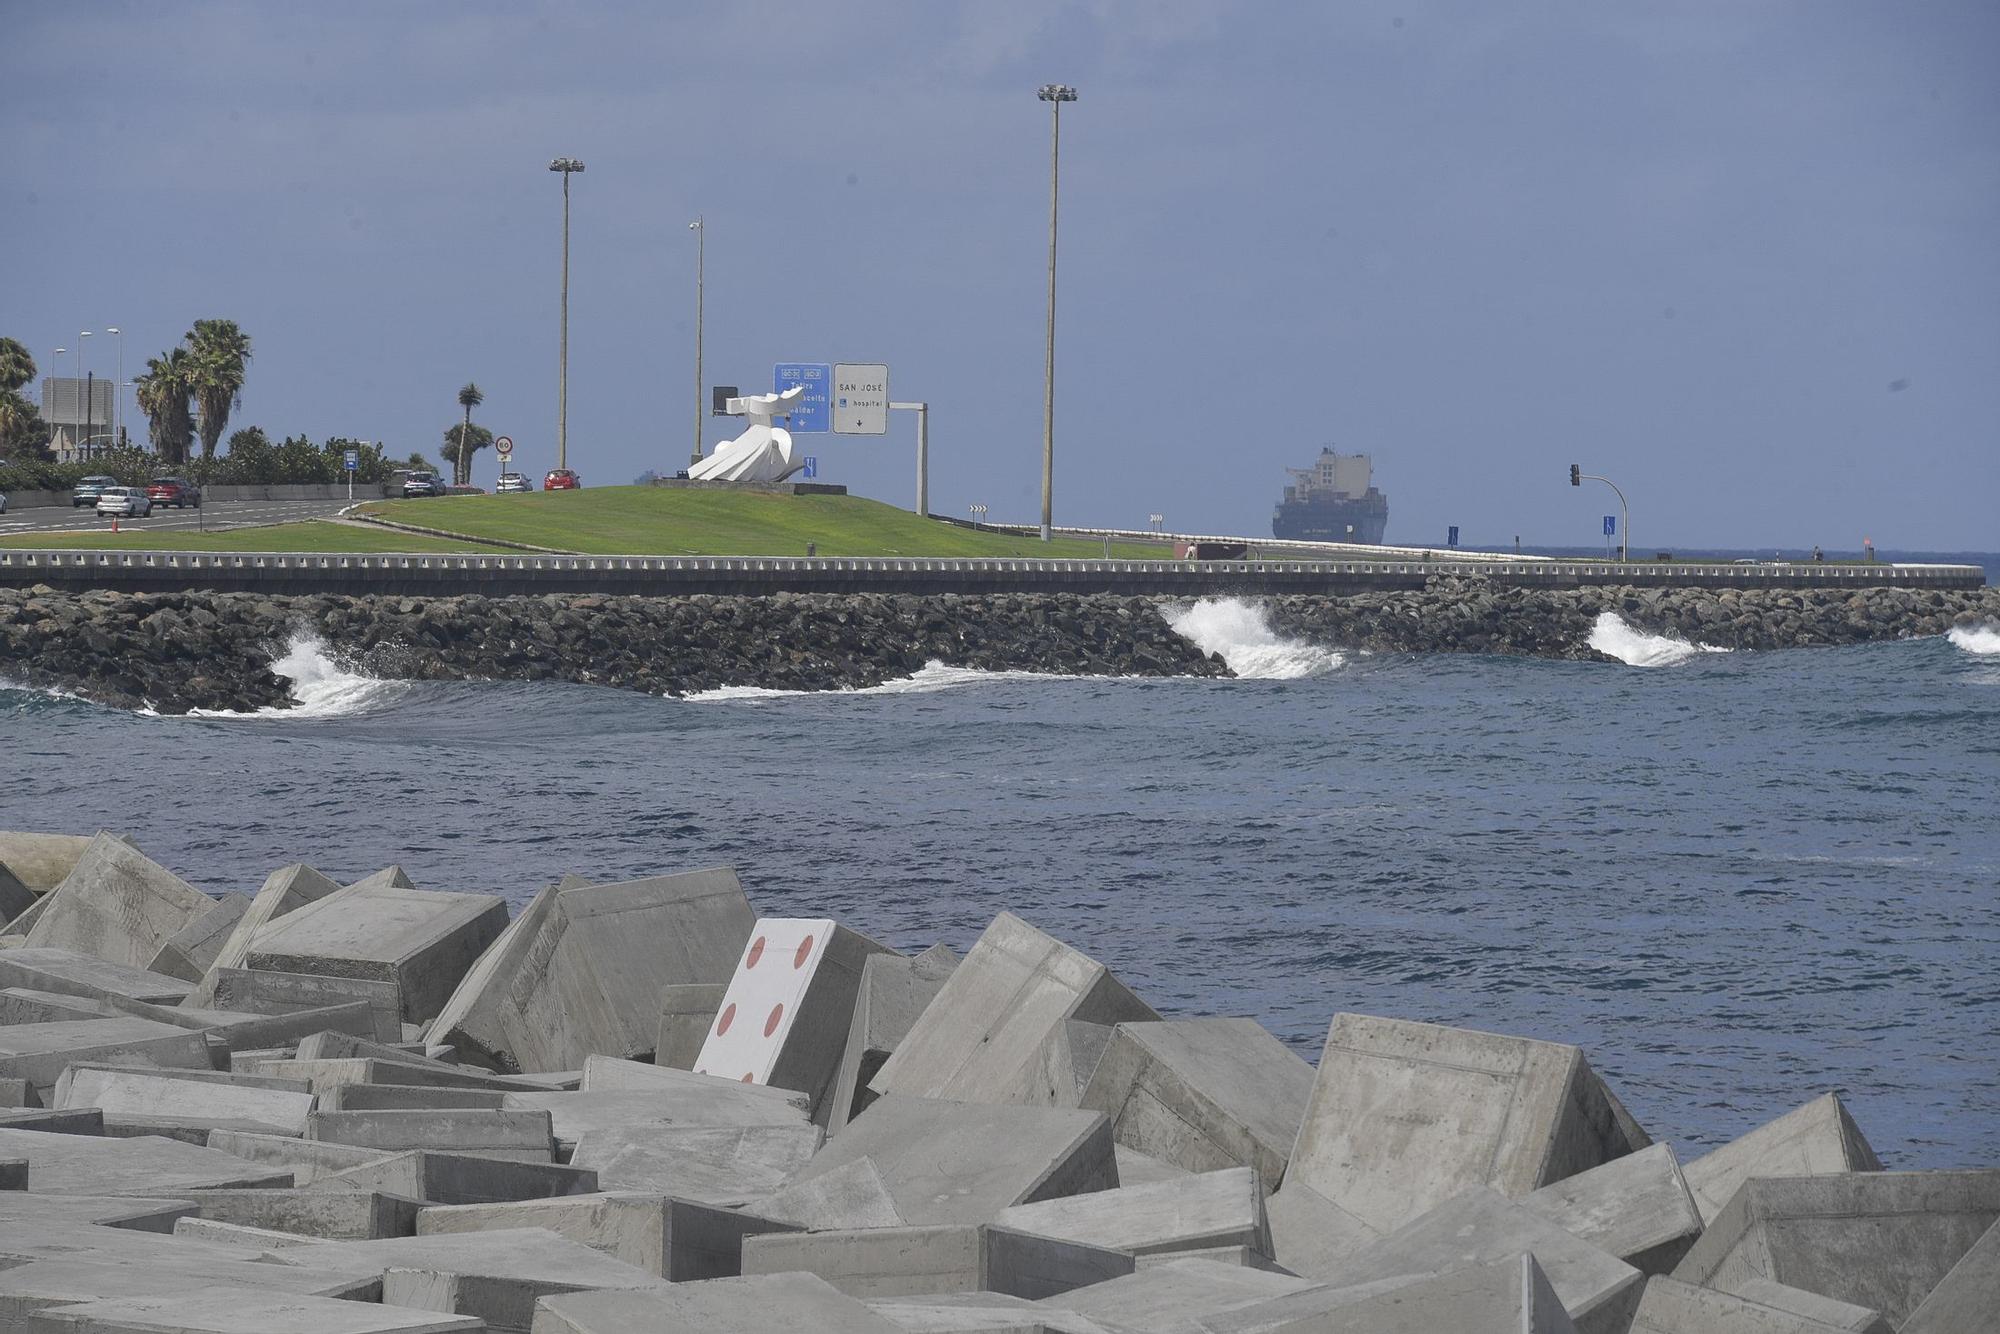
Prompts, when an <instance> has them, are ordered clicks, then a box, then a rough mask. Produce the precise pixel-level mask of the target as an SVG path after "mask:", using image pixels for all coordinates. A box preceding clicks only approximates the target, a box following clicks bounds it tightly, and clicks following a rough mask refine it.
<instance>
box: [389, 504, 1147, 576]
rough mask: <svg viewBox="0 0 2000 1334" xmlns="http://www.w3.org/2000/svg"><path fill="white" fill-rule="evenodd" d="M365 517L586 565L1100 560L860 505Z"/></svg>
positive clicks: (459, 507) (572, 507) (443, 511)
mask: <svg viewBox="0 0 2000 1334" xmlns="http://www.w3.org/2000/svg"><path fill="white" fill-rule="evenodd" d="M367 512H369V513H371V514H378V515H380V516H381V517H382V518H385V519H390V520H393V521H395V522H398V523H410V524H417V525H419V526H421V527H424V528H432V529H440V530H444V531H447V532H451V533H455V534H460V535H462V536H464V537H466V538H469V539H473V540H478V539H480V538H497V539H499V540H502V541H507V542H524V543H527V544H528V545H530V546H537V547H547V548H549V549H551V550H557V551H577V552H584V553H587V554H590V555H648V556H803V555H805V554H806V544H807V543H809V542H810V543H813V544H814V545H815V546H816V547H817V548H818V553H819V554H820V555H822V556H1041V557H1062V558H1070V559H1081V558H1088V557H1092V556H1099V557H1101V556H1102V555H1103V554H1104V544H1103V543H1102V542H1089V541H1078V540H1075V539H1061V540H1058V541H1055V542H1046V543H1045V542H1043V541H1041V540H1040V539H1039V538H1033V537H1009V536H1006V535H1003V534H999V533H981V532H975V531H973V530H971V529H968V528H960V527H957V526H956V525H953V524H948V523H940V522H938V521H937V520H934V519H924V518H919V517H918V516H917V515H916V514H915V513H913V512H911V511H909V510H902V509H897V508H896V507H895V506H893V505H885V504H883V503H882V502H880V501H878V500H864V499H862V498H861V497H859V496H790V495H777V494H767V493H763V492H756V491H697V490H681V489H678V488H672V487H651V486H608V487H594V488H589V489H586V490H582V491H536V492H530V493H529V494H526V495H507V496H441V497H437V498H434V499H425V500H388V501H383V502H382V503H380V504H377V505H370V506H368V507H367ZM1111 554H1112V555H1113V556H1114V557H1115V558H1117V559H1121V560H1159V559H1163V558H1169V557H1171V556H1172V554H1173V552H1172V549H1171V548H1169V547H1166V546H1162V545H1150V544H1145V543H1123V544H1121V543H1114V544H1113V545H1112V548H1111Z"/></svg>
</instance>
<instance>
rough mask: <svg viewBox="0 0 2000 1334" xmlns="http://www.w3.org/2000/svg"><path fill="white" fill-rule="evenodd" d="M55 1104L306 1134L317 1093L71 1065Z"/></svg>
mask: <svg viewBox="0 0 2000 1334" xmlns="http://www.w3.org/2000/svg"><path fill="white" fill-rule="evenodd" d="M53 1105H54V1106H56V1107H60V1108H71V1107H96V1108H99V1109H101V1110H102V1111H103V1112H104V1114H105V1116H106V1117H113V1116H124V1117H158V1118H162V1119H165V1120H170V1121H182V1122H189V1123H197V1122H208V1123H210V1124H221V1123H225V1122H226V1123H229V1124H231V1125H233V1126H235V1127H237V1128H238V1129H245V1130H255V1131H261V1132H268V1133H270V1134H274V1135H303V1134H304V1133H305V1130H306V1118H307V1117H308V1116H309V1115H310V1114H311V1112H312V1109H313V1095H312V1094H311V1093H309V1092H306V1091H304V1090H303V1089H297V1088H294V1089H285V1088H260V1087H257V1086H256V1085H254V1084H250V1083H247V1082H233V1081H228V1080H199V1079H175V1078H172V1077H171V1076H168V1075H162V1074H153V1073H150V1072H147V1071H145V1070H131V1069H106V1068H102V1067H79V1066H71V1067H70V1068H69V1069H68V1070H67V1071H65V1072H64V1074H63V1076H62V1078H61V1079H60V1080H58V1081H57V1086H56V1088H55V1090H54V1097H53Z"/></svg>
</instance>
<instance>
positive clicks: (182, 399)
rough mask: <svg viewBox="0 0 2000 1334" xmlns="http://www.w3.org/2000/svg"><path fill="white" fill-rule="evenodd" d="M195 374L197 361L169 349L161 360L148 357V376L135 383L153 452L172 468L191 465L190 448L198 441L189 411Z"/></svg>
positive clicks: (180, 349)
mask: <svg viewBox="0 0 2000 1334" xmlns="http://www.w3.org/2000/svg"><path fill="white" fill-rule="evenodd" d="M193 370H194V358H193V355H192V354H191V353H190V352H189V351H188V350H187V349H186V348H184V347H175V348H169V349H167V351H166V352H165V353H163V354H162V355H160V356H157V357H148V358H147V359H146V373H145V374H144V375H141V376H140V377H139V378H138V379H137V380H135V381H134V382H133V383H134V384H135V385H136V386H137V390H138V398H139V410H140V411H141V412H143V413H145V414H146V421H147V429H148V432H149V433H150V434H151V436H152V438H153V448H154V449H155V450H157V451H158V452H159V455H160V461H161V462H162V463H164V464H166V465H167V466H168V467H179V466H180V465H182V464H184V463H186V462H187V457H188V445H189V443H190V442H191V441H192V440H193V439H194V417H193V415H192V413H191V412H190V411H189V409H188V398H189V396H190V395H192V394H193V393H194V385H193Z"/></svg>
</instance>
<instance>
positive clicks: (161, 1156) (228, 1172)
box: [0, 1129, 292, 1197]
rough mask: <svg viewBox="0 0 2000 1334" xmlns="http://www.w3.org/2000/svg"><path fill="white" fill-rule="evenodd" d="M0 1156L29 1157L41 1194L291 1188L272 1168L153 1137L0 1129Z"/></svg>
mask: <svg viewBox="0 0 2000 1334" xmlns="http://www.w3.org/2000/svg"><path fill="white" fill-rule="evenodd" d="M0 1158H16V1159H18V1158H25V1159H26V1160H27V1162H28V1175H29V1179H30V1180H31V1181H33V1182H34V1186H35V1191H36V1193H38V1194H47V1195H116V1194H119V1193H121V1192H122V1193H125V1194H132V1195H154V1196H169V1197H171V1196H172V1195H174V1194H176V1193H177V1192H180V1191H187V1190H200V1189H202V1188H204V1187H207V1188H224V1187H244V1186H257V1187H267V1186H289V1185H291V1184H292V1178H291V1174H290V1173H288V1172H273V1171H270V1170H268V1169H267V1168H265V1167H264V1166H263V1165H261V1164H258V1163H251V1162H245V1161H244V1160H243V1159H241V1158H235V1157H232V1156H230V1155H229V1154H226V1153H221V1152H218V1151H216V1150H214V1149H209V1148H200V1147H197V1146H195V1145H192V1144H180V1143H176V1142H175V1141H173V1140H168V1139H160V1138H154V1137H150V1136H149V1137H144V1138H137V1139H121V1138H112V1137H107V1136H100V1135H65V1134H58V1133H55V1132H51V1131H44V1130H14V1129H0Z"/></svg>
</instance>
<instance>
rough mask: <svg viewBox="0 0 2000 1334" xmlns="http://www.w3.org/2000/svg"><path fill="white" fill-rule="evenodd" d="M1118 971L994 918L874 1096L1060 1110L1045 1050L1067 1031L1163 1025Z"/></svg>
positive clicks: (887, 1067)
mask: <svg viewBox="0 0 2000 1334" xmlns="http://www.w3.org/2000/svg"><path fill="white" fill-rule="evenodd" d="M1159 1017H1160V1016H1159V1015H1158V1014H1156V1013H1155V1012H1154V1011H1153V1009H1152V1007H1151V1006H1149V1005H1147V1004H1146V1003H1145V1002H1144V1001H1142V1000H1140V999H1139V998H1138V997H1137V996H1134V995H1133V994H1132V993H1131V992H1130V991H1128V990H1127V989H1126V988H1125V985H1124V984H1123V983H1121V982H1120V981H1119V980H1118V979H1117V978H1115V977H1113V976H1112V975H1111V972H1110V970H1108V969H1107V968H1105V967H1104V966H1103V965H1102V964H1100V963H1098V962H1097V961H1096V960H1094V959H1091V958H1090V957H1088V956H1087V955H1084V954H1082V953H1079V952H1078V951H1076V950H1073V949H1071V948H1070V947H1069V946H1067V945H1065V944H1063V943H1062V942H1061V941H1059V940H1056V939H1055V938H1054V937H1052V936H1048V935H1045V934H1043V933H1042V932H1040V931H1037V930H1036V929H1035V928H1034V927H1032V926H1030V925H1028V924H1027V923H1026V922H1024V921H1022V920H1021V919H1020V918H1018V917H1016V916H1014V915H1013V914H1012V913H1001V914H1000V915H999V916H998V917H996V918H994V919H993V922H992V924H991V925H989V926H988V927H987V928H986V930H985V932H984V933H983V934H981V936H980V937H979V941H978V943H977V944H975V945H974V946H973V947H972V950H971V952H970V953H969V954H967V955H966V957H965V961H964V962H963V963H961V964H960V965H959V966H958V967H957V968H955V969H953V970H952V974H951V976H950V978H949V979H947V980H946V982H945V983H944V985H943V986H942V987H940V988H939V989H938V993H937V995H936V997H935V998H934V999H933V1000H932V1001H931V1003H930V1004H929V1005H927V1006H925V1007H924V1010H923V1013H922V1014H920V1015H919V1016H918V1017H917V1021H916V1023H915V1024H913V1025H912V1026H911V1028H910V1031H909V1033H908V1034H907V1035H906V1036H905V1037H904V1039H903V1040H902V1042H901V1043H900V1044H898V1046H897V1047H896V1050H895V1051H894V1052H893V1053H892V1054H891V1055H890V1057H889V1059H888V1060H887V1061H885V1062H883V1065H882V1068H881V1069H880V1070H879V1071H877V1072H876V1075H875V1078H874V1079H872V1080H871V1081H869V1084H868V1087H869V1088H870V1089H872V1090H873V1091H874V1092H876V1093H877V1094H887V1093H900V1094H905V1095H910V1096H916V1097H925V1098H951V1099H960V1100H964V1101H967V1102H1024V1103H1034V1104H1039V1105H1043V1106H1056V1105H1059V1102H1060V1101H1061V1100H1062V1093H1063V1090H1062V1089H1061V1088H1059V1087H1051V1086H1050V1085H1049V1083H1048V1081H1047V1079H1046V1078H1045V1073H1046V1071H1047V1069H1048V1067H1049V1063H1048V1061H1047V1060H1046V1059H1045V1056H1044V1052H1043V1049H1044V1047H1045V1046H1047V1045H1048V1044H1050V1043H1052V1042H1058V1041H1061V1040H1063V1038H1064V1037H1065V1034H1064V1032H1063V1023H1064V1021H1065V1020H1069V1019H1080V1020H1083V1021H1085V1022H1087V1023H1094V1024H1119V1023H1133V1022H1142V1021H1147V1020H1156V1019H1158V1018H1159Z"/></svg>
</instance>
